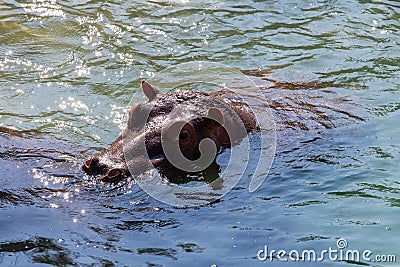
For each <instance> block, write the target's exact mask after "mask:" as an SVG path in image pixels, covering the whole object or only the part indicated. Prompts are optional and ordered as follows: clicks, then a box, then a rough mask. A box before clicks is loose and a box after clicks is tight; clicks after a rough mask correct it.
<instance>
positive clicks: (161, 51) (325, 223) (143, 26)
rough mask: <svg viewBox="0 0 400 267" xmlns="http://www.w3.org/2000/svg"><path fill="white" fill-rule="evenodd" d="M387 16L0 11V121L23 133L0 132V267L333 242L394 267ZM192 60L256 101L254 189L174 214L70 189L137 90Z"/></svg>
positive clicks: (242, 254)
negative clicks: (266, 166) (260, 157)
mask: <svg viewBox="0 0 400 267" xmlns="http://www.w3.org/2000/svg"><path fill="white" fill-rule="evenodd" d="M399 20H400V4H399V3H398V2H397V1H361V0H359V1H328V0H326V1H248V0H246V1H241V2H240V3H239V2H238V1H193V2H192V1H189V0H181V1H128V2H123V1H121V2H118V1H86V2H84V1H55V0H51V1H47V0H34V1H13V0H4V1H1V2H0V126H2V127H7V128H8V129H15V130H19V131H24V133H21V132H14V133H15V134H17V135H18V136H14V137H12V136H10V135H9V134H5V133H1V134H0V144H1V147H0V172H1V179H0V214H1V215H0V264H2V265H3V264H4V265H5V266H8V265H23V266H26V265H30V264H34V263H48V264H53V265H60V266H61V265H73V264H76V265H82V266H86V265H96V266H97V265H109V266H112V265H129V266H132V265H135V266H136V265H137V266H159V265H161V266H163V265H165V266H171V265H181V266H211V265H213V264H216V265H217V266H226V265H232V266H253V265H258V264H259V265H266V264H271V263H270V262H268V261H267V262H260V261H258V259H257V251H258V250H260V249H263V248H264V245H268V247H269V248H270V249H276V250H279V249H285V250H287V251H290V250H291V249H297V250H300V251H301V250H302V249H314V250H317V251H321V250H323V249H328V248H329V247H333V248H337V247H336V241H337V239H338V238H345V239H346V240H347V242H348V248H349V249H359V250H365V249H369V250H371V251H372V252H373V255H379V254H382V255H387V254H395V255H396V256H397V262H399V261H400V254H399V251H400V246H399V238H398V236H399V231H400V225H399V215H398V214H399V208H400V180H399V178H398V166H399V165H400V150H399V149H400V137H399V135H398V131H397V130H398V128H397V127H399V119H400V115H399V111H398V110H399V107H400V102H399V100H400V99H399V94H398V91H399V90H400V78H399V77H400V68H399V67H400V63H399V62H400V49H399V42H400V36H399V30H400V23H399ZM193 60H210V61H214V62H219V63H223V64H227V65H229V66H232V67H235V68H237V69H239V70H241V71H242V72H243V73H245V74H247V75H249V76H251V78H252V79H253V80H254V81H255V82H256V83H257V84H258V85H259V87H260V89H261V90H262V91H263V92H264V93H265V95H266V96H267V97H268V99H270V103H268V104H269V105H270V106H271V107H272V108H273V112H274V115H275V118H276V120H277V126H278V150H277V154H276V156H275V160H274V163H273V165H272V168H271V171H270V174H269V175H268V178H267V180H266V181H265V182H264V183H263V185H262V186H261V188H260V189H259V190H257V191H256V192H254V193H249V192H248V190H247V186H248V181H241V183H240V184H239V185H238V186H237V187H236V188H235V190H233V191H232V192H231V193H229V194H228V195H227V196H225V197H224V198H223V199H222V200H221V201H219V202H217V203H214V204H211V205H208V206H204V207H200V208H191V209H177V208H173V207H170V206H167V205H164V204H162V203H159V202H157V201H156V200H154V199H152V198H150V197H148V196H147V195H146V194H145V193H144V192H143V191H141V190H140V189H139V188H138V187H137V186H135V185H133V184H125V185H122V186H121V187H117V188H116V187H112V186H106V185H103V184H101V183H98V182H96V181H95V180H92V179H90V178H88V177H86V176H84V175H83V173H82V172H81V171H80V163H81V162H82V160H83V159H84V158H85V156H87V155H89V154H91V153H95V152H96V151H98V150H100V149H101V148H104V147H107V146H109V144H110V143H111V142H112V141H113V140H114V139H115V138H116V136H117V135H118V133H119V132H120V131H121V129H123V128H124V126H125V114H126V109H127V107H128V105H129V102H130V100H131V96H132V92H133V91H134V90H136V89H137V88H139V83H140V80H141V79H143V78H144V79H147V78H151V77H153V76H154V75H155V73H157V72H159V71H161V70H163V69H165V68H167V67H170V66H174V65H176V64H178V63H185V62H190V61H193ZM260 108H263V107H260ZM4 131H5V129H2V132H4ZM7 131H8V130H7ZM243 180H245V179H243ZM362 263H363V264H367V265H371V266H375V265H378V266H379V265H381V264H382V265H385V264H383V263H376V262H366V261H362ZM272 264H278V262H277V261H276V259H275V260H274V262H273V263H272ZM291 264H293V265H294V264H295V263H293V262H286V263H282V264H281V265H291ZM303 264H307V263H303ZM312 264H315V265H317V264H318V263H315V262H314V263H312ZM320 264H321V263H320ZM325 264H326V265H332V266H337V265H340V264H342V265H357V264H358V263H354V262H351V261H350V262H332V261H326V262H325ZM388 265H395V263H391V264H388Z"/></svg>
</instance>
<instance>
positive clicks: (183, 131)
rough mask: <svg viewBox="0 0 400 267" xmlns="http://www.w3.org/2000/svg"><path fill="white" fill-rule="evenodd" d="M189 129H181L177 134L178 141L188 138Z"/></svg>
mask: <svg viewBox="0 0 400 267" xmlns="http://www.w3.org/2000/svg"><path fill="white" fill-rule="evenodd" d="M189 136H190V135H189V131H188V130H185V129H183V130H182V131H181V133H180V134H179V140H180V141H187V140H188V139H189Z"/></svg>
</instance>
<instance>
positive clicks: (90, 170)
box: [82, 157, 129, 183]
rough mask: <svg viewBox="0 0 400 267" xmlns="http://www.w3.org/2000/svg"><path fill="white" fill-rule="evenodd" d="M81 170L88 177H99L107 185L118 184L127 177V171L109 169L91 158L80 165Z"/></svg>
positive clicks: (94, 158)
mask: <svg viewBox="0 0 400 267" xmlns="http://www.w3.org/2000/svg"><path fill="white" fill-rule="evenodd" d="M82 170H83V171H84V172H85V173H86V174H88V175H99V179H100V180H101V181H104V182H108V183H118V182H119V181H121V180H122V179H124V178H126V177H128V176H129V173H128V172H127V170H124V169H121V168H110V167H107V166H106V165H105V164H102V163H100V160H99V159H98V158H97V157H91V158H89V159H88V160H86V161H85V163H84V164H83V165H82Z"/></svg>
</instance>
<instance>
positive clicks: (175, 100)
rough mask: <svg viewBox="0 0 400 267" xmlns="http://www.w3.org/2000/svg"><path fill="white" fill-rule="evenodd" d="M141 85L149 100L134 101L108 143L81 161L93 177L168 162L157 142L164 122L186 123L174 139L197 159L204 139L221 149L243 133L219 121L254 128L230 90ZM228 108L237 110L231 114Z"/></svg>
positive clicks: (116, 177) (114, 176) (123, 174)
mask: <svg viewBox="0 0 400 267" xmlns="http://www.w3.org/2000/svg"><path fill="white" fill-rule="evenodd" d="M142 90H143V93H144V94H145V95H146V96H147V98H148V99H149V102H147V103H136V104H134V105H133V106H132V108H131V109H130V110H129V119H128V123H127V127H126V129H125V130H124V132H123V133H122V134H121V135H120V136H118V138H117V139H116V140H115V141H114V142H113V143H112V144H111V146H110V148H108V149H106V150H104V151H103V152H102V153H100V154H97V155H93V156H91V157H90V158H88V159H87V160H86V161H85V162H84V164H83V165H82V169H83V171H84V172H85V173H87V174H88V175H94V176H97V177H98V179H100V180H101V181H104V182H109V183H118V182H120V181H121V180H123V179H125V178H127V177H129V176H130V175H133V176H137V175H140V174H142V173H144V172H146V171H148V170H150V169H152V168H154V167H158V168H161V167H163V166H169V162H168V160H167V159H166V157H165V154H164V151H163V147H162V143H161V131H162V130H163V129H164V128H166V129H167V131H166V132H167V133H168V127H170V125H171V124H173V123H175V122H182V121H184V122H185V123H183V124H184V126H183V128H182V129H181V131H180V133H179V137H177V136H175V138H179V140H178V142H179V149H180V151H181V152H182V154H183V155H184V157H185V158H187V159H189V160H196V159H197V158H199V156H200V152H199V149H198V147H199V142H200V141H201V140H202V139H204V138H211V140H213V141H214V143H215V145H216V147H217V149H218V150H220V149H223V148H226V147H230V146H231V144H232V143H233V142H235V141H237V140H238V139H240V138H243V137H244V136H243V133H238V134H236V135H235V134H233V135H230V136H229V135H228V134H227V132H226V130H225V128H224V126H223V125H226V124H229V123H230V124H233V125H239V124H241V125H244V127H245V131H246V133H248V132H250V131H253V130H255V129H257V123H256V119H255V116H254V114H253V113H252V111H251V110H250V109H249V107H248V106H247V105H246V104H245V103H240V101H237V96H235V95H233V93H231V92H229V91H226V90H221V91H217V92H213V93H205V92H198V91H189V90H186V91H185V90H184V91H179V92H174V93H161V92H160V91H159V90H158V89H157V88H156V87H154V86H153V85H150V84H149V83H147V82H146V81H142ZM233 98H235V101H232V100H233ZM204 101H206V102H207V101H210V102H214V103H215V102H217V104H219V106H220V107H222V108H207V107H204ZM180 104H186V105H184V109H183V112H181V113H180V115H179V114H178V115H175V116H174V117H173V118H171V116H168V115H169V114H170V113H171V111H172V110H173V109H174V108H175V107H177V106H178V105H180ZM205 108H206V109H208V110H204V109H205ZM221 110H223V112H222V111H221ZM202 112H208V114H209V116H207V117H202V116H199V114H202ZM229 112H234V113H236V114H237V115H235V116H233V115H229V114H230V113H229ZM231 114H232V113H231ZM191 118H194V119H191ZM235 118H239V120H238V119H236V120H235ZM246 133H245V134H246ZM171 138H174V137H171Z"/></svg>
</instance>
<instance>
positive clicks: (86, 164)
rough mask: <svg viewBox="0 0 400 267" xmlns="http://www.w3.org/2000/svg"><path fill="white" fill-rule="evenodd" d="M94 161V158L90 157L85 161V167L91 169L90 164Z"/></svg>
mask: <svg viewBox="0 0 400 267" xmlns="http://www.w3.org/2000/svg"><path fill="white" fill-rule="evenodd" d="M91 163H92V159H88V160H87V161H86V162H85V167H86V169H89V168H90V164H91Z"/></svg>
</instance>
